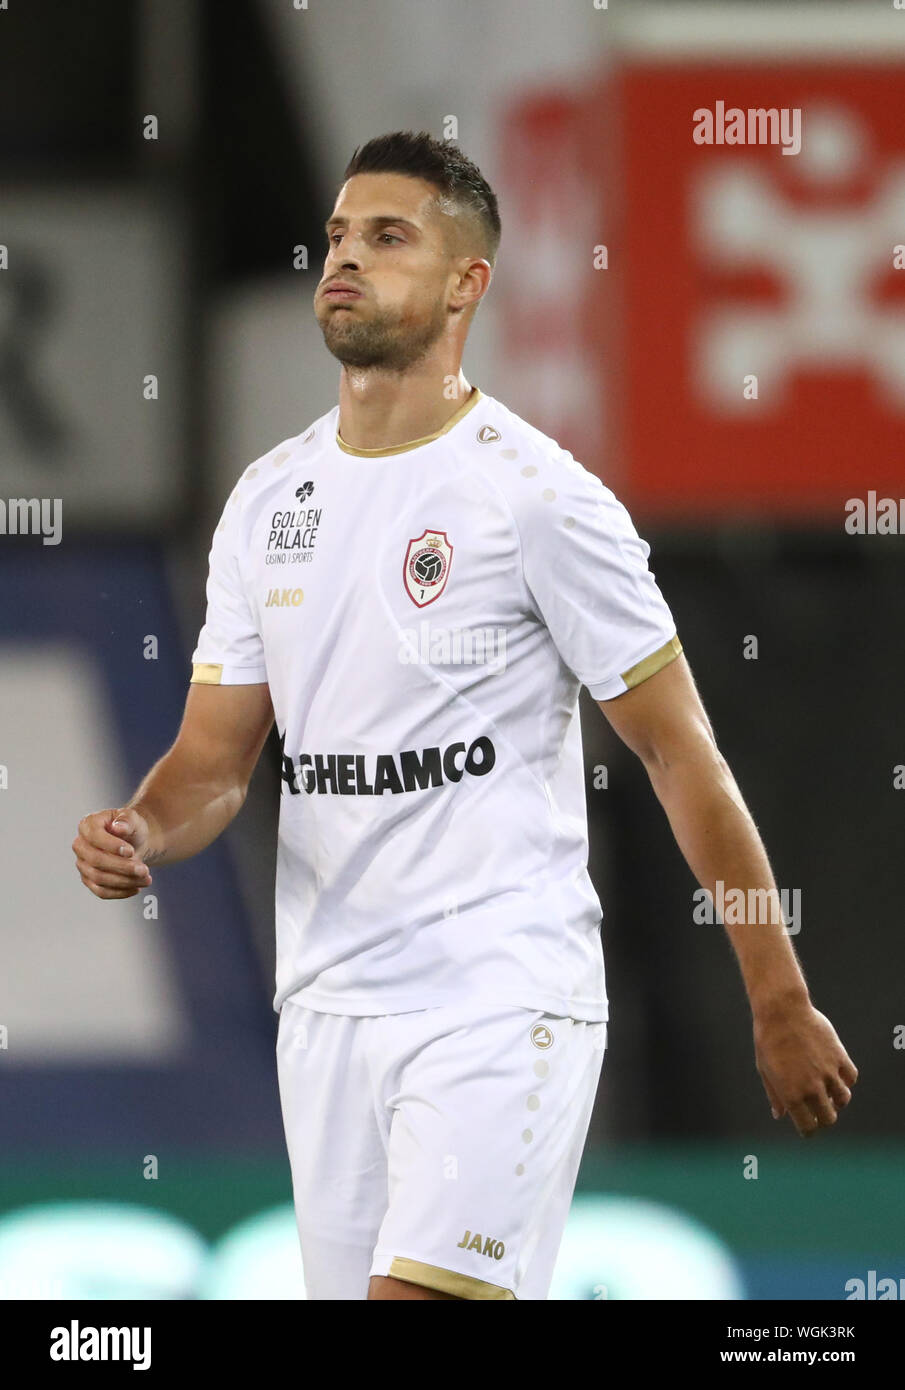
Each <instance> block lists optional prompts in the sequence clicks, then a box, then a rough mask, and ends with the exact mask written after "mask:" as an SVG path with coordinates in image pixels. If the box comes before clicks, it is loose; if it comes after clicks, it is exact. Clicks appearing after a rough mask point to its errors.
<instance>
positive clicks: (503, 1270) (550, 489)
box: [73, 132, 857, 1299]
mask: <svg viewBox="0 0 905 1390" xmlns="http://www.w3.org/2000/svg"><path fill="white" fill-rule="evenodd" d="M326 233H327V254H326V261H325V265H324V273H323V277H322V279H321V281H320V283H319V285H318V287H317V291H316V293H315V298H314V310H315V314H316V316H317V319H318V323H319V324H320V327H321V329H322V331H323V335H324V341H325V343H326V345H327V348H328V349H329V351H330V352H331V353H332V354H333V355H334V356H335V357H336V358H338V360H339V361H340V363H341V364H342V370H341V375H340V385H339V404H338V406H334V407H333V409H331V410H330V411H328V412H327V414H325V415H322V416H321V417H320V419H318V420H316V421H315V422H314V423H313V424H311V425H308V426H306V427H305V428H304V429H303V430H302V431H301V432H300V433H299V434H298V435H296V436H295V438H293V439H289V440H286V441H284V442H283V443H281V444H278V445H277V446H276V447H275V448H273V449H272V450H271V451H270V452H269V453H267V454H265V455H264V456H263V457H262V458H259V459H257V460H256V461H255V462H254V463H253V464H251V466H249V467H248V468H247V469H246V470H245V472H244V473H243V475H242V476H241V478H240V479H239V481H238V483H237V484H236V487H235V489H234V491H233V493H232V495H231V497H230V498H229V500H228V501H227V503H226V506H225V507H224V510H223V515H222V519H221V520H220V522H219V525H218V526H217V528H216V531H215V533H214V537H213V543H212V548H211V552H210V575H209V580H208V587H207V597H208V606H207V615H206V621H205V624H204V626H203V628H202V630H201V633H200V636H199V639H198V644H197V647H196V649H195V652H194V653H193V658H192V661H193V673H192V680H191V684H190V687H189V692H188V697H187V701H186V706H185V713H184V717H183V720H182V724H181V727H180V729H179V733H178V736H177V738H176V740H175V742H174V744H173V746H172V748H171V749H170V750H169V752H167V753H166V754H165V756H164V757H163V758H162V759H161V760H160V761H159V762H158V763H157V764H156V765H155V767H154V768H152V770H151V771H150V772H149V773H148V775H147V777H146V778H145V779H144V781H143V782H142V784H141V786H140V787H139V789H138V791H137V792H136V793H135V795H134V796H133V798H132V799H131V800H130V801H129V802H128V804H127V805H126V806H120V807H116V808H112V809H107V810H104V811H99V812H96V813H95V814H93V815H89V816H87V817H86V818H85V819H84V820H83V821H82V822H81V823H80V825H79V831H78V836H77V838H76V840H75V841H74V843H73V849H74V851H75V855H76V858H77V862H78V868H79V872H80V874H81V878H82V881H83V882H84V883H85V885H86V886H87V887H88V888H89V889H90V891H91V892H92V893H94V894H95V895H96V896H97V897H100V898H105V899H117V898H127V897H131V896H133V895H134V894H136V893H138V892H140V891H141V890H142V889H143V888H144V887H145V886H146V885H148V884H149V883H150V882H151V881H152V880H151V876H150V872H149V870H150V868H151V867H152V866H156V865H158V864H167V863H171V862H175V861H177V860H182V859H186V858H188V857H189V856H190V855H193V854H198V853H199V852H200V851H201V850H203V849H204V848H205V847H206V846H207V845H209V844H210V843H211V841H212V840H214V839H215V838H216V837H217V836H218V835H219V834H220V833H221V831H222V830H223V829H224V827H225V826H226V825H228V824H229V822H230V821H231V820H232V819H233V817H234V816H235V815H236V813H237V811H238V810H239V808H240V806H241V805H242V802H243V800H244V798H245V794H246V789H247V787H248V782H249V779H250V777H251V774H252V770H253V768H254V766H255V764H256V762H257V760H258V757H259V755H260V752H261V748H262V746H263V744H264V741H265V739H266V737H267V735H268V732H269V731H270V729H271V727H272V724H273V720H274V717H275V718H276V723H277V728H278V731H279V735H280V743H281V750H282V784H281V807H280V826H279V845H278V860H277V884H276V933H277V957H278V958H277V979H276V986H277V988H276V995H275V998H274V1007H275V1009H276V1010H277V1011H278V1012H279V1015H280V1021H279V1028H278V1037H277V1067H278V1076H279V1084H280V1095H281V1103H282V1110H283V1118H284V1125H285V1132H286V1141H287V1146H288V1151H289V1158H290V1164H291V1169H292V1178H293V1191H294V1199H295V1208H296V1214H297V1219H298V1228H299V1235H300V1241H301V1249H302V1256H303V1263H304V1271H305V1281H306V1286H307V1292H308V1296H309V1298H312V1299H359V1298H365V1297H367V1298H371V1299H404V1298H452V1299H456V1298H458V1299H483V1298H499V1299H516V1298H518V1299H543V1298H546V1297H547V1294H548V1289H549V1285H550V1280H551V1276H552V1271H553V1266H554V1261H555V1259H556V1254H557V1250H558V1248H559V1245H560V1241H561V1237H562V1232H563V1228H564V1225H565V1221H566V1217H567V1215H568V1210H569V1205H570V1202H571V1198H572V1193H573V1189H574V1185H575V1179H576V1175H577V1171H578V1165H579V1161H580V1157H581V1153H582V1149H583V1146H584V1143H585V1139H586V1136H587V1130H588V1125H589V1121H590V1116H591V1110H592V1106H593V1103H594V1099H595V1092H596V1088H597V1082H598V1078H599V1075H600V1069H601V1065H602V1061H603V1054H604V1049H605V1044H606V1029H607V1020H608V1012H607V999H606V989H605V981H604V969H603V959H602V953H601V945H600V933H599V926H600V920H601V909H600V903H599V901H598V899H597V897H596V895H595V893H594V890H593V888H592V885H591V881H590V878H589V876H588V871H587V856H588V843H587V823H586V808H585V797H584V775H583V761H582V748H581V734H580V725H579V715H578V694H579V690H580V687H581V686H582V685H586V686H587V688H588V690H589V691H590V693H591V695H592V696H593V698H594V699H595V700H597V701H598V703H599V704H600V708H601V709H602V710H603V712H604V714H605V715H606V717H607V719H608V720H609V722H610V724H611V725H612V727H613V728H614V729H615V730H616V732H617V734H618V735H619V736H620V738H622V739H623V740H624V741H625V743H626V744H627V745H628V747H629V748H631V749H632V750H633V751H634V752H635V753H636V754H637V755H638V757H639V758H640V759H641V760H642V762H643V764H644V767H645V768H646V770H647V772H648V774H649V776H650V780H651V783H652V785H653V788H654V791H655V793H656V795H657V797H658V798H659V800H660V802H661V804H662V806H663V808H664V810H665V811H666V814H667V816H668V818H669V821H670V825H671V827H672V830H673V832H674V834H675V838H676V840H677V842H678V844H679V847H680V848H681V850H682V852H683V854H684V856H685V858H686V860H687V862H688V864H689V865H690V867H691V869H692V871H693V873H694V874H695V876H696V878H697V879H698V881H699V883H700V884H701V885H702V887H704V888H706V889H707V890H708V891H710V892H711V893H715V891H716V889H717V885H718V884H721V885H725V886H726V888H727V889H729V888H732V889H737V890H741V892H742V894H743V895H744V894H748V895H749V897H750V896H751V895H752V894H755V895H756V894H759V897H758V902H762V903H766V904H769V905H770V907H771V910H770V912H769V913H768V914H767V920H766V921H760V920H758V921H757V922H753V921H742V922H739V921H738V920H736V921H735V922H734V923H733V924H732V925H730V924H729V920H728V919H729V914H728V913H727V914H724V915H725V918H726V931H727V933H728V935H729V938H730V941H731V944H732V946H733V947H734V950H735V952H736V955H737V958H738V961H739V965H740V968H741V972H742V975H743V979H744V984H745V987H746V990H747V994H748V998H749V1000H750V1004H751V1010H752V1016H753V1032H754V1048H755V1057H756V1062H757V1068H758V1071H759V1073H760V1076H761V1079H762V1082H763V1085H764V1088H765V1090H766V1094H767V1098H768V1101H769V1103H770V1105H771V1108H772V1112H773V1115H774V1116H775V1117H776V1118H779V1117H780V1116H782V1115H783V1114H786V1113H787V1114H788V1115H789V1116H790V1117H791V1120H792V1121H793V1122H794V1125H795V1127H796V1129H797V1130H798V1132H799V1134H801V1135H807V1134H810V1133H812V1132H814V1131H815V1130H817V1129H818V1128H819V1127H821V1126H825V1125H832V1124H834V1123H835V1121H836V1118H837V1114H838V1112H839V1111H840V1110H841V1109H842V1108H843V1107H844V1106H846V1105H847V1104H848V1102H849V1100H850V1098H851V1089H850V1088H851V1087H852V1086H853V1085H854V1083H855V1081H856V1078H857V1072H856V1069H855V1067H854V1066H853V1065H852V1062H851V1060H850V1059H849V1057H848V1055H847V1053H846V1051H845V1049H844V1047H843V1046H842V1044H841V1042H840V1040H839V1038H838V1037H837V1035H836V1033H835V1031H834V1029H833V1027H832V1025H831V1024H830V1022H829V1021H828V1019H826V1018H825V1017H824V1016H823V1015H822V1014H820V1013H818V1012H817V1010H816V1009H815V1008H814V1007H813V1005H812V1003H811V1000H810V997H809V992H808V988H807V985H806V983H805V980H804V978H803V975H802V972H801V969H800V967H799V964H798V962H797V959H796V956H795V952H794V951H793V948H792V944H791V942H790V939H789V933H788V931H787V930H786V926H785V924H784V923H783V920H782V916H781V912H780V906H779V898H778V895H777V890H776V887H775V884H774V881H773V878H772V875H771V871H770V867H769V864H768V860H767V855H766V852H765V850H764V848H763V845H762V844H761V841H760V839H759V837H758V834H757V831H756V829H755V826H754V824H753V822H752V819H751V817H750V815H749V813H748V811H747V809H746V807H745V804H744V802H743V800H742V797H741V794H740V792H739V790H738V788H737V786H736V784H735V781H734V780H733V777H732V774H731V772H730V770H729V768H728V766H727V765H726V762H725V761H724V759H723V758H722V756H721V754H720V753H719V751H718V749H717V746H716V743H715V740H714V735H713V732H712V730H711V727H710V724H709V722H708V719H707V716H706V714H705V712H704V709H703V708H702V705H701V701H700V699H699V697H698V694H697V691H696V688H695V685H694V682H693V680H692V676H691V672H690V670H689V667H688V663H687V661H686V658H685V656H684V655H683V653H682V647H681V644H680V641H679V638H678V636H677V633H676V629H675V624H674V622H673V618H672V615H671V613H670V610H669V608H668V606H667V604H666V602H665V600H664V598H663V596H662V594H661V593H660V590H659V588H658V587H657V585H656V583H655V581H654V577H653V575H652V574H651V572H650V570H649V569H648V565H647V558H648V554H649V548H648V546H647V545H646V543H645V542H644V541H642V540H641V539H640V538H639V536H638V534H637V532H636V530H635V528H634V526H633V524H632V522H631V520H630V518H629V515H628V513H627V512H626V510H625V508H624V507H623V506H622V505H621V503H620V502H619V501H617V499H616V498H615V497H614V496H613V494H612V492H611V491H610V490H609V489H608V488H606V487H605V486H604V485H603V484H602V483H601V482H600V481H599V480H598V479H597V478H596V477H595V476H594V475H593V474H591V473H590V472H588V471H587V470H586V469H585V468H584V467H583V466H582V465H581V464H579V463H578V462H576V461H575V460H574V459H573V458H572V456H571V455H570V454H569V453H567V452H566V451H565V450H564V449H562V448H561V447H560V446H559V445H558V444H557V443H556V442H555V441H554V440H553V439H550V438H549V437H547V436H545V435H544V434H542V433H541V432H540V431H539V430H537V429H536V428H534V427H533V426H532V425H530V424H528V423H526V421H524V420H522V419H520V418H519V417H518V416H516V415H514V414H513V413H512V411H511V410H508V409H507V408H506V406H505V405H503V404H502V403H501V402H500V401H498V400H495V399H493V398H492V397H491V396H489V395H486V394H484V393H483V392H482V391H481V389H480V388H479V387H478V386H472V385H470V384H469V382H468V381H467V380H466V378H465V375H464V373H463V371H462V366H461V361H462V354H463V350H464V347H465V340H466V337H467V334H468V330H469V327H470V326H471V323H472V321H473V319H474V316H475V312H476V310H477V308H478V305H479V304H480V302H481V300H482V298H483V296H484V295H485V294H486V292H487V290H488V287H489V285H490V282H491V274H492V269H493V266H494V262H495V259H496V255H497V248H498V243H499V238H500V218H499V213H498V209H497V202H496V198H495V196H494V194H493V192H492V190H491V189H490V187H489V186H488V184H487V182H486V180H485V179H484V178H483V177H482V175H481V173H480V171H479V170H478V169H477V168H476V167H475V165H474V164H473V163H472V162H471V161H470V160H469V159H467V158H466V157H465V155H464V154H463V153H462V152H461V150H459V149H458V148H457V147H456V146H455V145H453V144H448V143H442V142H437V141H434V140H432V139H431V138H430V137H429V136H428V135H426V134H424V133H421V134H415V133H412V132H395V133H392V134H388V135H384V136H381V137H379V138H377V139H374V140H371V141H369V142H368V143H367V144H365V145H364V146H363V147H361V148H359V149H358V150H356V152H355V154H354V155H353V158H352V160H351V162H350V164H349V166H348V168H347V169H346V171H345V176H344V181H343V183H342V186H341V188H340V191H339V195H338V197H337V200H336V203H335V206H334V208H333V211H332V213H331V215H330V218H329V220H328V221H327V224H326ZM525 293H526V294H530V293H531V287H530V285H526V286H525ZM746 900H747V899H746ZM688 910H689V912H690V906H689V909H688ZM683 911H684V909H683ZM735 915H736V917H737V914H735Z"/></svg>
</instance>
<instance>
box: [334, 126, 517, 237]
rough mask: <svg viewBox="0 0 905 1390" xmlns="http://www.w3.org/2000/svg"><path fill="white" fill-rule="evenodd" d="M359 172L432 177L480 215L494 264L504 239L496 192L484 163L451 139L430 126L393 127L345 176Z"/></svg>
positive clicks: (363, 148)
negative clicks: (482, 167)
mask: <svg viewBox="0 0 905 1390" xmlns="http://www.w3.org/2000/svg"><path fill="white" fill-rule="evenodd" d="M354 174H408V175H409V176H410V177H411V178H416V179H424V181H425V182H426V183H432V184H434V186H435V187H436V188H438V189H440V190H441V192H442V193H443V194H444V195H445V196H446V197H447V198H449V199H451V200H452V202H453V203H455V204H456V205H457V206H458V207H460V208H461V209H462V210H463V211H465V212H470V213H472V214H473V215H474V216H475V217H476V218H477V220H478V223H479V225H480V228H481V231H482V233H483V238H484V252H485V259H486V260H488V261H489V262H490V264H491V265H493V263H494V261H495V260H496V253H497V249H498V248H499V244H500V230H501V228H500V211H499V208H498V206H497V200H496V195H495V193H494V191H493V189H492V188H491V187H490V184H489V183H488V182H487V180H486V179H485V178H484V175H483V174H482V173H481V171H480V169H479V168H478V166H477V165H476V164H474V163H473V162H472V161H471V160H470V159H469V158H468V156H467V155H466V154H465V153H463V151H462V150H460V149H459V147H458V145H456V144H454V143H453V142H452V141H450V140H435V139H434V138H433V136H431V135H429V134H428V132H427V131H426V130H422V131H419V132H418V133H417V134H416V133H415V132H414V131H412V130H394V131H391V132H390V133H389V134H388V135H377V136H375V137H374V139H373V140H369V141H368V142H367V144H366V145H360V146H359V147H358V149H356V151H355V153H354V154H353V155H352V158H351V159H350V160H349V163H348V165H347V166H346V172H345V173H344V175H343V182H345V180H346V179H350V178H352V176H353V175H354Z"/></svg>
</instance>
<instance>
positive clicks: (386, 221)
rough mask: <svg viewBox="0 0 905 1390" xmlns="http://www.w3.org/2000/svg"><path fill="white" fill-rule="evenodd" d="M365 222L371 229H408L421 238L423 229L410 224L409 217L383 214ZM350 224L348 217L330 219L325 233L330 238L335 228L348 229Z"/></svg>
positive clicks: (325, 226) (326, 223)
mask: <svg viewBox="0 0 905 1390" xmlns="http://www.w3.org/2000/svg"><path fill="white" fill-rule="evenodd" d="M364 220H365V222H366V223H367V225H368V226H369V227H389V226H393V227H406V228H407V229H408V230H409V231H410V232H414V233H415V234H416V236H420V234H421V228H420V227H418V226H417V225H416V224H415V223H414V222H410V221H409V220H408V218H407V217H390V216H389V215H387V214H385V213H381V214H380V215H378V216H375V217H366V218H365V219H364ZM348 223H349V219H348V217H328V219H327V221H326V222H325V223H324V231H325V232H326V233H327V235H328V236H329V235H330V232H331V231H332V230H333V229H334V228H336V227H346V226H348Z"/></svg>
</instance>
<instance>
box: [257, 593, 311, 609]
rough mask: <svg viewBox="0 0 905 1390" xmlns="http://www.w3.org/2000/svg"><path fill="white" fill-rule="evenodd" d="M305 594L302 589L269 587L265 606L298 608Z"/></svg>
mask: <svg viewBox="0 0 905 1390" xmlns="http://www.w3.org/2000/svg"><path fill="white" fill-rule="evenodd" d="M304 597H305V595H304V594H303V593H302V590H301V589H268V590H267V600H266V602H265V604H264V607H265V608H298V606H299V604H300V603H301V602H302V599H303V598H304Z"/></svg>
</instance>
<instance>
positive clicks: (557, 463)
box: [472, 396, 616, 519]
mask: <svg viewBox="0 0 905 1390" xmlns="http://www.w3.org/2000/svg"><path fill="white" fill-rule="evenodd" d="M482 406H483V407H484V409H483V410H482ZM475 413H476V415H477V416H478V419H477V421H476V426H477V428H476V431H475V432H474V435H473V440H474V442H473V449H472V460H473V462H474V463H475V464H481V471H482V473H483V474H484V476H485V477H487V478H488V479H489V480H490V481H491V482H493V483H494V484H495V485H496V486H497V487H498V488H499V490H500V491H501V492H503V493H504V494H505V496H506V498H507V499H508V501H509V504H510V506H512V508H513V510H514V511H515V512H516V515H517V517H518V518H523V517H524V518H526V519H527V518H528V517H530V516H532V515H533V514H535V513H538V514H540V513H542V512H543V511H545V510H548V509H549V504H550V503H552V502H556V501H560V502H564V501H565V500H566V499H568V500H570V501H573V502H575V501H585V502H607V501H609V500H612V501H613V502H615V501H616V499H615V497H614V495H613V493H612V492H611V491H610V489H609V488H608V487H606V486H605V484H604V483H603V482H602V481H601V479H600V478H598V476H597V474H596V473H592V472H591V470H590V469H589V468H587V467H585V465H584V464H583V463H580V462H579V461H578V459H576V458H575V457H574V455H572V454H571V453H570V452H569V450H568V449H566V448H564V447H563V445H562V444H560V443H559V441H558V440H556V439H553V438H552V436H550V435H548V434H544V432H543V430H540V429H538V427H537V426H536V425H532V424H531V423H530V422H529V421H528V420H524V419H523V418H522V417H521V416H520V415H517V414H516V413H515V411H514V410H510V408H509V407H508V406H506V405H504V404H503V403H502V401H499V400H496V399H495V398H494V397H492V396H485V397H484V398H483V400H482V401H481V402H479V404H478V407H477V409H476V412H475Z"/></svg>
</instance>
